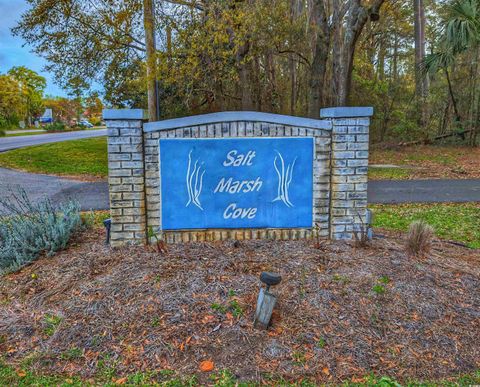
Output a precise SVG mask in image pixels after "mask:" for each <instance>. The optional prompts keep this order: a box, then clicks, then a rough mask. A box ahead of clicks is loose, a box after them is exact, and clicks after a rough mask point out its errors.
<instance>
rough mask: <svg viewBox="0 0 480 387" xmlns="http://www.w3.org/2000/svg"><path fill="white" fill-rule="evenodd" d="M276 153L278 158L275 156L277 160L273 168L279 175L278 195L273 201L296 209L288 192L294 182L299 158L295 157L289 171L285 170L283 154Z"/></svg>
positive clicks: (288, 168) (274, 161)
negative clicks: (278, 162) (294, 169)
mask: <svg viewBox="0 0 480 387" xmlns="http://www.w3.org/2000/svg"><path fill="white" fill-rule="evenodd" d="M275 152H276V153H277V155H278V156H275V159H274V160H273V166H274V167H275V171H277V175H278V195H277V197H276V198H275V199H274V200H273V201H274V202H276V201H278V200H281V201H282V202H283V203H285V205H286V206H287V207H294V205H293V204H292V202H291V201H290V198H289V195H288V190H289V188H290V183H291V182H292V178H293V168H294V167H295V162H296V161H297V158H296V157H295V159H294V160H293V163H291V164H288V165H287V169H285V161H284V160H283V157H282V154H281V153H280V152H278V151H275ZM278 158H280V168H279V167H278V166H277V160H278Z"/></svg>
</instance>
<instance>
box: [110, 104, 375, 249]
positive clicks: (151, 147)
mask: <svg viewBox="0 0 480 387" xmlns="http://www.w3.org/2000/svg"><path fill="white" fill-rule="evenodd" d="M372 113H373V112H372V109H371V108H355V107H353V108H330V109H322V111H321V112H320V117H321V118H322V119H318V120H316V119H309V118H301V117H292V116H283V115H277V114H269V113H258V112H221V113H212V114H204V115H199V116H191V117H185V118H178V119H171V120H164V121H158V122H151V123H145V122H144V118H145V115H144V112H143V111H142V110H135V109H133V110H129V109H128V110H127V109H125V110H105V111H104V120H105V121H106V123H107V128H108V157H109V187H110V204H111V206H110V207H111V218H112V225H111V245H112V246H122V245H125V244H130V243H146V242H147V239H148V236H149V235H150V236H152V232H153V233H155V234H156V235H157V236H158V237H159V238H162V239H164V240H165V241H167V242H169V243H172V242H188V241H203V240H224V239H260V238H270V239H298V238H308V237H317V236H318V237H322V238H330V239H334V240H335V239H352V237H353V235H354V232H355V231H358V230H360V229H361V228H362V227H363V224H364V223H365V216H366V207H367V168H368V133H369V124H370V116H371V115H372Z"/></svg>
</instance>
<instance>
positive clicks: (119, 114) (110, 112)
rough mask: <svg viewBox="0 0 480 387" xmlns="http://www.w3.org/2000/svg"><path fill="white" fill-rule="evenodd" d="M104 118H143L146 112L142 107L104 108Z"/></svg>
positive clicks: (145, 117)
mask: <svg viewBox="0 0 480 387" xmlns="http://www.w3.org/2000/svg"><path fill="white" fill-rule="evenodd" d="M102 116H103V119H104V120H145V119H147V118H148V116H147V112H146V111H145V110H143V109H104V110H103V113H102Z"/></svg>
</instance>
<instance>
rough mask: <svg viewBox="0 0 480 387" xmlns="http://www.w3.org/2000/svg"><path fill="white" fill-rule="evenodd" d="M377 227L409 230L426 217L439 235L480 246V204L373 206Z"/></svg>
mask: <svg viewBox="0 0 480 387" xmlns="http://www.w3.org/2000/svg"><path fill="white" fill-rule="evenodd" d="M371 208H372V209H373V210H374V212H375V217H374V224H373V225H374V227H381V228H386V229H392V230H400V231H407V229H408V227H409V225H410V224H411V223H412V222H413V221H415V220H424V221H426V222H427V223H428V224H430V225H432V226H433V227H434V228H435V233H436V235H437V236H439V237H441V238H446V239H453V240H456V241H461V242H464V243H466V244H467V245H468V246H470V247H473V248H480V228H479V227H478V220H479V219H480V204H478V203H461V204H402V205H375V206H371Z"/></svg>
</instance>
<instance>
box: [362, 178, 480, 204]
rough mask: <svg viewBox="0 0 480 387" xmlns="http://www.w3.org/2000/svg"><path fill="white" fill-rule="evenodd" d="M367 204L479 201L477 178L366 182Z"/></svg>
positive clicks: (479, 187) (479, 191)
mask: <svg viewBox="0 0 480 387" xmlns="http://www.w3.org/2000/svg"><path fill="white" fill-rule="evenodd" d="M368 201H369V203H442V202H443V203H444V202H457V203H461V202H480V179H471V180H390V181H389V180H383V181H371V182H369V183H368Z"/></svg>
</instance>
